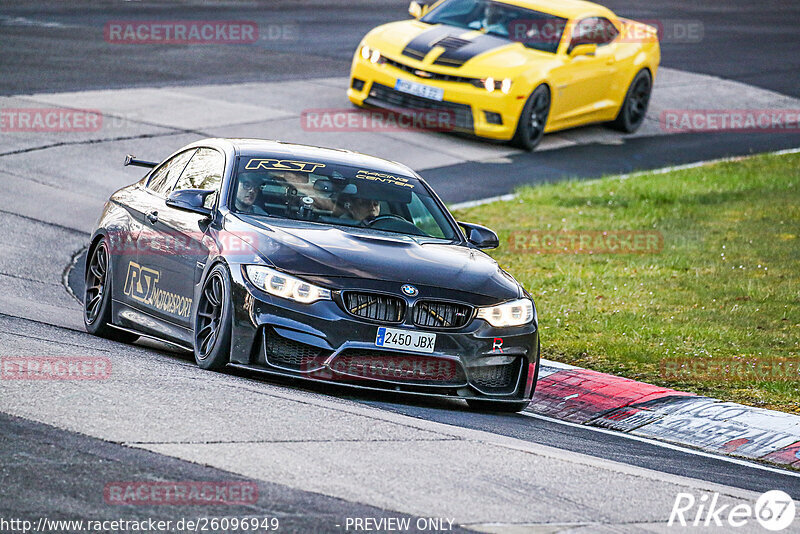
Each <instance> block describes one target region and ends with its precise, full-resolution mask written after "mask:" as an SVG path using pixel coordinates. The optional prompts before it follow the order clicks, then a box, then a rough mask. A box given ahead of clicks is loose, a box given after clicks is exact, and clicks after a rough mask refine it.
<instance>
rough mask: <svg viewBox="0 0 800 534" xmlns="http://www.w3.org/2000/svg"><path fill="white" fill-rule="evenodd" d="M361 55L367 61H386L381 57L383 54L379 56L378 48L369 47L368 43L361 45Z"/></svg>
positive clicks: (379, 62)
mask: <svg viewBox="0 0 800 534" xmlns="http://www.w3.org/2000/svg"><path fill="white" fill-rule="evenodd" d="M361 57H362V58H364V59H365V60H367V61H369V62H370V63H378V64H382V63H385V62H386V60H385V59H383V56H381V53H380V51H379V50H377V49H375V48H370V47H369V46H368V45H364V46H362V47H361Z"/></svg>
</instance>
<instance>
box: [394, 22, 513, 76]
mask: <svg viewBox="0 0 800 534" xmlns="http://www.w3.org/2000/svg"><path fill="white" fill-rule="evenodd" d="M468 31H469V30H465V29H464V28H456V27H454V26H447V25H443V24H441V25H438V26H434V27H433V28H431V29H430V30H427V31H424V32H422V33H421V34H419V35H418V36H416V37H415V38H414V39H412V40H411V42H409V43H408V44H407V45H406V47H405V48H404V49H403V55H404V56H408V57H412V58H414V59H417V60H420V61H422V59H423V58H424V57H425V56H426V55H428V53H429V52H430V51H431V50H433V48H434V47H436V46H442V47H443V48H444V49H445V50H444V52H442V54H441V55H440V56H439V57H438V58H436V60H435V61H434V62H433V64H434V65H442V66H446V67H460V66H462V65H463V64H464V63H466V62H467V61H469V60H470V59H472V58H474V57H475V56H478V55H480V54H483V53H485V52H488V51H489V50H494V49H496V48H500V47H503V46H506V45H508V44H509V41H508V40H507V39H504V38H502V37H497V36H494V35H487V34H479V35H476V36H475V37H473V38H471V39H469V40H465V39H461V38H460V37H459V36H460V35H463V34H464V33H466V32H468Z"/></svg>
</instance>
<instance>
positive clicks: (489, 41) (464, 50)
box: [365, 20, 555, 77]
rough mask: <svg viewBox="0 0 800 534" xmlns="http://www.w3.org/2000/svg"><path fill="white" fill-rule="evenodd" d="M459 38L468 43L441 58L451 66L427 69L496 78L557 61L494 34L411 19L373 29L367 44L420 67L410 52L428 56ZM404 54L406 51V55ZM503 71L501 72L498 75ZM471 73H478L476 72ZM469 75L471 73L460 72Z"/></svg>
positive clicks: (550, 55)
mask: <svg viewBox="0 0 800 534" xmlns="http://www.w3.org/2000/svg"><path fill="white" fill-rule="evenodd" d="M447 37H456V38H460V39H464V40H466V41H468V43H467V44H464V45H463V46H461V47H457V48H452V49H448V50H445V52H444V53H443V54H442V55H440V56H438V58H437V60H438V59H441V58H447V59H448V60H449V62H450V65H449V66H448V65H440V64H437V63H436V60H434V63H433V64H431V65H428V64H425V65H424V68H425V69H428V70H435V71H442V72H451V71H454V70H459V69H462V68H464V69H465V70H468V71H470V73H469V74H470V75H472V74H475V75H484V74H485V73H483V74H481V72H477V71H482V70H487V72H489V73H490V74H493V75H494V76H495V77H501V76H508V75H512V74H514V73H515V71H519V70H521V69H525V68H526V67H530V66H531V63H532V62H534V63H538V62H540V61H541V62H542V63H548V62H551V61H553V60H554V59H555V55H554V54H549V53H547V52H541V51H538V50H533V49H530V48H525V46H523V45H522V44H521V43H518V42H513V41H509V40H508V39H505V38H502V37H497V36H494V35H485V34H481V33H478V32H474V31H471V30H465V29H464V28H458V27H456V26H448V25H445V24H435V25H431V24H425V23H422V22H419V21H417V20H408V21H400V22H392V23H390V24H384V25H383V26H379V27H377V28H375V29H374V30H372V31H371V32H370V33H369V34H367V37H366V38H365V42H366V43H367V44H368V45H369V46H372V47H374V48H377V49H378V50H380V51H381V53H382V54H385V55H388V56H390V57H392V58H396V59H397V60H399V61H402V62H405V63H408V64H412V65H413V64H417V62H416V61H415V59H414V58H413V57H411V56H409V55H408V53H409V52H410V53H412V54H413V53H416V54H423V55H424V54H427V53H428V52H430V51H431V50H432V49H433V48H434V47H435V46H436V43H438V42H439V41H440V40H441V39H444V38H447ZM404 52H406V53H405V54H404ZM498 70H501V71H502V72H498ZM472 71H476V72H475V73H473V72H472ZM460 74H462V75H467V74H468V73H460Z"/></svg>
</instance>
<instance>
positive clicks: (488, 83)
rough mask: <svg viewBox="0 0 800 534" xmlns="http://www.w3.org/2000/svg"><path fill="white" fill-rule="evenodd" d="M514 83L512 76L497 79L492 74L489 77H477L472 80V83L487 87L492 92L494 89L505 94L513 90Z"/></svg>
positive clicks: (476, 85)
mask: <svg viewBox="0 0 800 534" xmlns="http://www.w3.org/2000/svg"><path fill="white" fill-rule="evenodd" d="M513 83H514V82H513V81H512V80H511V78H503V79H502V80H495V79H494V78H492V77H491V76H489V77H488V78H481V79H475V80H473V82H472V84H473V85H474V86H475V87H481V88H483V89H486V90H487V91H489V92H490V93H492V92H494V91H503V94H506V95H507V94H508V93H510V92H511V85H512V84H513Z"/></svg>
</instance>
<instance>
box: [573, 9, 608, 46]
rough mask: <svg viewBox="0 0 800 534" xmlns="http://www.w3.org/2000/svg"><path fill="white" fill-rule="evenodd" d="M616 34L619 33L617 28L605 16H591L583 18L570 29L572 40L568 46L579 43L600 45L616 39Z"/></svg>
mask: <svg viewBox="0 0 800 534" xmlns="http://www.w3.org/2000/svg"><path fill="white" fill-rule="evenodd" d="M617 35H619V30H617V28H616V26H614V24H613V23H612V22H611V21H610V20H608V19H606V18H600V17H592V18H588V19H583V20H582V21H580V22H579V23H578V24H576V25H575V28H574V29H573V30H572V40H571V41H570V43H569V46H570V48H575V47H576V46H578V45H579V44H596V45H598V46H601V45H604V44H608V43H610V42H611V41H613V40H614V39H616V37H617Z"/></svg>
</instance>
